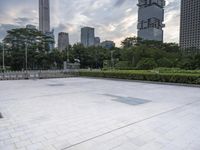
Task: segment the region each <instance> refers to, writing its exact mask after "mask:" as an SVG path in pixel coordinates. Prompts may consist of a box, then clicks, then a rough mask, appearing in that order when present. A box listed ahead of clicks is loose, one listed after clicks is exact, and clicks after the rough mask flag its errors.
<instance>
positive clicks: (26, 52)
mask: <svg viewBox="0 0 200 150" xmlns="http://www.w3.org/2000/svg"><path fill="white" fill-rule="evenodd" d="M25 59H26V72H27V70H28V50H27V42H25Z"/></svg>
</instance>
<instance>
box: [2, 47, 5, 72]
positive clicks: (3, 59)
mask: <svg viewBox="0 0 200 150" xmlns="http://www.w3.org/2000/svg"><path fill="white" fill-rule="evenodd" d="M2 57H3V58H2V61H3V72H4V71H5V48H4V43H3V55H2Z"/></svg>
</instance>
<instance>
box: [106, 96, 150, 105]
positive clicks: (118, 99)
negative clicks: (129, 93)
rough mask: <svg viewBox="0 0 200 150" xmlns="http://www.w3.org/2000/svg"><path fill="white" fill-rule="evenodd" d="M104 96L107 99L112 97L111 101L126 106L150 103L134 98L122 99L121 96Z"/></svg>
mask: <svg viewBox="0 0 200 150" xmlns="http://www.w3.org/2000/svg"><path fill="white" fill-rule="evenodd" d="M105 95H106V96H109V97H113V98H114V99H113V101H116V102H120V103H124V104H128V105H141V104H145V103H149V102H151V101H150V100H146V99H140V98H134V97H123V96H116V95H110V94H105Z"/></svg>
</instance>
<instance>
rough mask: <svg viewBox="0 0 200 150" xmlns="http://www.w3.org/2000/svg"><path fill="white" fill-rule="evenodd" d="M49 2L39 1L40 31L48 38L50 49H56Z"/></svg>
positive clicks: (46, 0)
mask: <svg viewBox="0 0 200 150" xmlns="http://www.w3.org/2000/svg"><path fill="white" fill-rule="evenodd" d="M49 5H50V4H49V0H39V30H40V31H42V32H43V33H44V34H45V35H46V36H47V42H48V45H49V49H50V50H52V49H53V48H54V44H55V41H54V30H52V31H50V6H49Z"/></svg>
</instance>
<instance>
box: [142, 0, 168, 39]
mask: <svg viewBox="0 0 200 150" xmlns="http://www.w3.org/2000/svg"><path fill="white" fill-rule="evenodd" d="M164 6H165V0H139V1H138V7H139V11H138V37H140V38H142V39H144V40H154V41H163V27H164V24H163V21H164Z"/></svg>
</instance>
